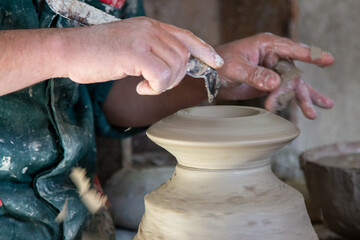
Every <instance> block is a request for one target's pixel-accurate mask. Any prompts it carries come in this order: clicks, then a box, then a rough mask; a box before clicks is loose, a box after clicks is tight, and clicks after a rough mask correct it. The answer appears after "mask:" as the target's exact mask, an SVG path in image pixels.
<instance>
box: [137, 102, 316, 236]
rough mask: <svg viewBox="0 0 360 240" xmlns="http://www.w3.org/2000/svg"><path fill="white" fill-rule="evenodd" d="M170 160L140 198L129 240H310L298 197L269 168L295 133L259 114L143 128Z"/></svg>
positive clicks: (179, 119) (184, 113)
mask: <svg viewBox="0 0 360 240" xmlns="http://www.w3.org/2000/svg"><path fill="white" fill-rule="evenodd" d="M147 134H148V136H149V137H150V139H151V140H153V141H154V142H155V143H157V144H158V145H160V146H162V147H164V148H165V149H166V150H168V151H169V152H170V153H171V154H173V155H174V156H175V157H176V159H177V161H178V165H177V166H176V169H175V172H174V174H173V176H172V178H171V179H170V180H169V181H168V182H167V183H166V184H164V185H162V186H161V187H159V188H158V189H156V190H155V191H153V192H151V193H150V194H148V195H147V196H146V197H145V215H144V217H143V219H142V221H141V224H140V226H139V230H138V234H137V235H136V236H135V238H134V239H136V240H145V239H146V240H150V239H151V240H154V239H166V240H190V239H191V240H193V239H196V240H205V239H206V240H209V239H216V240H219V239H226V240H235V239H236V240H239V239H246V240H255V239H256V240H257V239H259V240H260V239H261V240H263V239H267V240H289V239H292V240H305V239H306V240H312V239H318V238H317V236H316V234H315V232H314V230H313V228H312V226H311V222H310V219H309V217H308V215H307V213H306V209H305V204H304V199H303V197H302V196H301V194H300V193H298V192H297V191H296V190H294V189H292V188H291V187H289V186H288V185H286V184H285V183H283V182H282V181H280V180H279V179H278V178H277V177H275V175H274V174H273V173H272V171H271V168H270V156H271V155H272V154H273V152H274V151H275V150H277V149H279V148H280V147H282V146H284V145H285V144H287V143H289V142H290V141H292V140H293V139H294V138H295V137H296V136H297V135H298V134H299V129H298V128H297V127H296V126H294V125H293V124H292V123H290V122H288V121H286V120H284V119H282V118H280V117H278V116H276V115H274V114H272V113H270V112H268V111H266V110H263V109H259V108H250V107H239V106H207V107H196V108H190V109H185V110H181V111H179V112H177V113H176V114H174V115H172V116H169V117H167V118H165V119H163V120H161V121H159V122H158V123H156V124H154V125H153V126H151V127H150V129H149V130H148V132H147Z"/></svg>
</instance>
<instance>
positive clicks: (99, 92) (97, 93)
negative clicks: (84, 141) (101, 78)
mask: <svg viewBox="0 0 360 240" xmlns="http://www.w3.org/2000/svg"><path fill="white" fill-rule="evenodd" d="M112 85H113V81H110V82H105V83H94V84H88V85H86V88H87V90H88V92H89V95H90V99H91V102H92V107H93V112H94V114H93V115H94V123H95V132H96V134H97V135H99V136H104V137H111V138H124V137H128V136H131V135H134V134H136V133H139V132H142V131H145V130H146V129H147V127H139V128H126V127H124V128H123V127H116V126H113V125H111V124H110V123H109V122H108V121H107V119H106V116H105V113H104V111H103V108H102V106H103V105H104V102H105V100H106V97H107V95H108V94H109V91H110V89H111V87H112Z"/></svg>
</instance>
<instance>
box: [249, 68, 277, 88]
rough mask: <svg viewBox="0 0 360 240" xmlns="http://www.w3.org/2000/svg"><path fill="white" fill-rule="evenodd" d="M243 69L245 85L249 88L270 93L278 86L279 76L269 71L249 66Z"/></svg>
mask: <svg viewBox="0 0 360 240" xmlns="http://www.w3.org/2000/svg"><path fill="white" fill-rule="evenodd" d="M245 69H246V72H247V77H246V78H245V83H247V84H249V85H250V86H253V87H255V88H257V89H259V90H262V91H271V90H273V89H275V88H277V87H278V86H279V85H280V82H281V79H280V76H279V75H278V74H277V73H275V72H274V71H272V70H270V69H267V68H263V67H254V66H251V65H249V64H248V65H247V66H246V67H245Z"/></svg>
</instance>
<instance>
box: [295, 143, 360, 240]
mask: <svg viewBox="0 0 360 240" xmlns="http://www.w3.org/2000/svg"><path fill="white" fill-rule="evenodd" d="M300 159H301V165H302V168H303V169H304V173H305V177H306V183H307V186H308V188H309V192H310V197H311V201H312V202H313V203H314V204H315V205H316V206H317V207H318V208H320V209H321V212H322V215H323V217H324V220H325V222H326V224H327V226H328V227H329V228H330V229H331V230H333V231H335V232H337V233H339V234H341V235H343V236H346V237H348V238H350V239H360V142H352V143H337V144H331V145H327V146H322V147H317V148H313V149H309V150H307V151H305V152H304V153H303V154H301V157H300Z"/></svg>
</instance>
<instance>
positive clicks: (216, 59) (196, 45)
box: [160, 23, 224, 69]
mask: <svg viewBox="0 0 360 240" xmlns="http://www.w3.org/2000/svg"><path fill="white" fill-rule="evenodd" d="M160 26H161V27H162V28H163V29H164V30H166V31H168V32H169V33H171V34H172V35H173V36H175V37H176V38H177V39H178V40H179V41H181V42H182V44H184V45H185V46H186V48H187V49H188V50H189V51H190V53H191V54H192V55H193V56H194V57H197V58H199V59H201V60H202V61H203V62H204V63H206V64H207V65H209V66H210V67H213V68H215V69H217V68H220V67H222V66H223V65H224V60H223V59H222V58H221V57H220V56H219V55H218V54H217V53H216V51H215V49H214V48H213V47H211V46H210V45H209V44H207V43H205V42H204V41H203V40H201V39H200V38H198V37H197V36H195V35H194V34H193V33H191V32H190V31H188V30H184V29H180V28H177V27H175V26H173V25H169V24H165V23H160Z"/></svg>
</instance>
